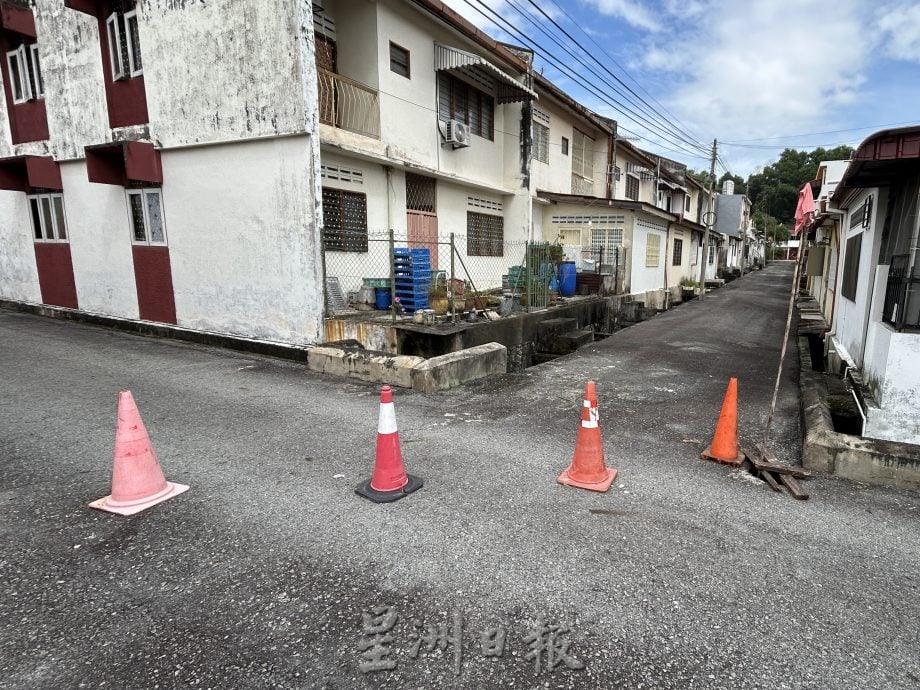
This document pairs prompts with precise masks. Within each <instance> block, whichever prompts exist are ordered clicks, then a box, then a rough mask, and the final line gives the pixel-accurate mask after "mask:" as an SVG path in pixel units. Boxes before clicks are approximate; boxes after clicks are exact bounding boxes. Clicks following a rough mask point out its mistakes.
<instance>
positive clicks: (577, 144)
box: [572, 129, 594, 180]
mask: <svg viewBox="0 0 920 690" xmlns="http://www.w3.org/2000/svg"><path fill="white" fill-rule="evenodd" d="M593 156H594V139H592V138H591V137H589V136H588V135H587V134H585V133H584V132H579V131H578V130H577V129H576V130H574V131H573V133H572V172H573V173H575V174H576V175H580V176H581V177H584V178H585V179H588V180H590V179H593V175H594V164H593V161H592V158H593Z"/></svg>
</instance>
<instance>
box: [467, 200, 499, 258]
mask: <svg viewBox="0 0 920 690" xmlns="http://www.w3.org/2000/svg"><path fill="white" fill-rule="evenodd" d="M466 253H467V255H468V256H504V255H505V219H504V218H503V217H502V216H493V215H489V214H487V213H473V212H472V211H467V214H466Z"/></svg>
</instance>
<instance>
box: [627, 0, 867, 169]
mask: <svg viewBox="0 0 920 690" xmlns="http://www.w3.org/2000/svg"><path fill="white" fill-rule="evenodd" d="M667 8H668V7H667V3H666V7H665V9H667ZM674 9H678V8H677V6H674ZM867 9H868V10H871V8H867V7H866V6H865V4H864V3H862V2H861V0H837V2H835V4H834V7H833V11H828V6H827V3H826V2H823V0H800V1H799V2H798V3H796V5H795V6H794V9H792V10H791V9H790V6H789V5H786V3H777V2H756V3H739V2H737V1H736V0H709V2H708V6H707V7H706V9H705V16H706V21H705V22H693V23H691V24H688V23H683V22H680V20H679V19H677V20H676V22H675V23H674V28H675V29H677V28H680V31H675V32H674V35H675V36H676V37H677V38H676V39H675V40H674V41H672V42H670V43H663V42H662V41H661V40H660V34H659V35H652V36H649V37H647V39H646V41H647V49H646V50H645V52H644V53H643V58H644V67H645V68H646V69H652V70H668V71H670V72H671V73H672V74H671V78H672V84H673V87H672V88H671V91H670V93H671V95H670V97H668V98H667V99H666V100H665V102H666V103H667V105H668V107H669V109H670V110H671V111H672V112H674V113H676V114H677V116H679V117H680V119H681V120H682V121H683V122H684V123H686V124H687V125H688V126H689V127H690V128H692V129H693V130H694V131H698V132H703V133H715V134H716V135H717V136H718V137H719V138H720V139H724V140H727V141H732V140H737V139H751V138H760V137H770V136H777V135H783V134H787V133H794V132H805V131H814V130H815V129H819V130H820V129H826V128H827V124H828V121H829V120H831V119H832V118H833V116H834V111H835V109H839V108H841V107H843V106H846V105H849V104H852V103H853V102H854V101H856V100H857V99H858V96H859V91H860V87H861V86H862V85H863V84H864V82H865V80H866V76H865V73H866V70H867V68H868V67H869V65H870V61H871V58H872V50H873V39H872V37H871V32H868V31H866V30H865V26H866V24H867V19H868V18H867V17H866V16H864V13H865V12H866V11H867ZM728 151H729V152H730V155H731V156H732V158H733V160H734V162H735V163H738V162H741V163H743V165H739V170H741V172H742V173H746V172H747V171H748V170H749V169H750V167H752V166H753V165H754V161H753V156H756V157H758V158H759V157H760V156H762V153H763V152H762V151H756V152H755V151H751V152H750V153H751V154H752V156H750V157H746V154H747V153H748V152H745V151H743V150H738V149H728Z"/></svg>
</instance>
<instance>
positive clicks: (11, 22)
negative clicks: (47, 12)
mask: <svg viewBox="0 0 920 690" xmlns="http://www.w3.org/2000/svg"><path fill="white" fill-rule="evenodd" d="M0 27H2V28H3V29H4V30H6V31H15V32H16V33H17V34H22V35H23V36H28V37H29V38H36V36H37V34H36V32H35V16H34V15H33V14H32V10H30V9H29V8H28V7H22V6H20V5H15V4H13V3H11V2H9V0H0Z"/></svg>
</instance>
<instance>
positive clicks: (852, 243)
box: [840, 232, 863, 302]
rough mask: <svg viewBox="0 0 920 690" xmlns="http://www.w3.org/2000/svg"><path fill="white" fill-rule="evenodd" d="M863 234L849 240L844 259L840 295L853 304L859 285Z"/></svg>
mask: <svg viewBox="0 0 920 690" xmlns="http://www.w3.org/2000/svg"><path fill="white" fill-rule="evenodd" d="M862 238H863V233H861V232H860V233H858V234H856V235H853V236H852V237H850V238H848V239H847V248H846V256H845V257H844V259H843V285H841V287H840V294H841V295H843V296H844V297H846V298H847V299H848V300H850V301H851V302H855V301H856V287H857V285H858V284H859V256H860V254H861V253H862Z"/></svg>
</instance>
